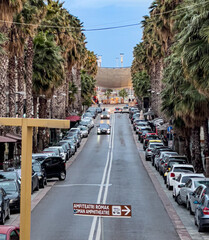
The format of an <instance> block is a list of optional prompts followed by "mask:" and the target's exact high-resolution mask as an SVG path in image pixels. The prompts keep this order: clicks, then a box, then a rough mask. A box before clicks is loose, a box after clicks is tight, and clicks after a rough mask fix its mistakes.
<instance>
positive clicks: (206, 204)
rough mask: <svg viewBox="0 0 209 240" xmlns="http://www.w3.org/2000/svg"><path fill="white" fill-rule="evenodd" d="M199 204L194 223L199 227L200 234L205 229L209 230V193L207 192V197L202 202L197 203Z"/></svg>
mask: <svg viewBox="0 0 209 240" xmlns="http://www.w3.org/2000/svg"><path fill="white" fill-rule="evenodd" d="M195 203H196V204H197V206H196V208H195V217H194V222H195V225H197V228H198V232H202V231H203V230H204V229H206V228H207V229H209V192H208V190H206V193H205V195H204V196H203V197H202V199H201V201H200V202H198V201H196V202H195Z"/></svg>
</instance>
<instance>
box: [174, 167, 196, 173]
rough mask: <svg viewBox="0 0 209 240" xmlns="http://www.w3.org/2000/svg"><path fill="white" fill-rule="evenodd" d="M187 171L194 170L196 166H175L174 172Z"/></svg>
mask: <svg viewBox="0 0 209 240" xmlns="http://www.w3.org/2000/svg"><path fill="white" fill-rule="evenodd" d="M185 171H188V172H194V168H192V167H175V168H174V172H185Z"/></svg>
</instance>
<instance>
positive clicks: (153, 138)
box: [147, 135, 158, 140]
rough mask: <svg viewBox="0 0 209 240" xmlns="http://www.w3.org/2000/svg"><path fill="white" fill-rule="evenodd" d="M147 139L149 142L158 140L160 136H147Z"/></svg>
mask: <svg viewBox="0 0 209 240" xmlns="http://www.w3.org/2000/svg"><path fill="white" fill-rule="evenodd" d="M147 139H149V140H155V139H158V136H154V135H153V136H147Z"/></svg>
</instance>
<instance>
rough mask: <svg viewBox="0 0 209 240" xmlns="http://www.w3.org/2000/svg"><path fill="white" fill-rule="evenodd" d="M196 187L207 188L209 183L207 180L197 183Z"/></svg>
mask: <svg viewBox="0 0 209 240" xmlns="http://www.w3.org/2000/svg"><path fill="white" fill-rule="evenodd" d="M194 185H195V187H196V188H197V187H198V186H199V185H205V186H207V187H209V181H206V180H202V181H195V183H194Z"/></svg>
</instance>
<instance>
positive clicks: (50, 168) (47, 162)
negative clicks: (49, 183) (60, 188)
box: [42, 157, 66, 181]
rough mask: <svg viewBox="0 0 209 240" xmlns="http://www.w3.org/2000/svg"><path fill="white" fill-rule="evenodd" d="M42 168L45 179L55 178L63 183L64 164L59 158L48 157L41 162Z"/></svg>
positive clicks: (64, 175) (64, 176)
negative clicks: (44, 172)
mask: <svg viewBox="0 0 209 240" xmlns="http://www.w3.org/2000/svg"><path fill="white" fill-rule="evenodd" d="M42 167H43V168H44V169H45V171H46V177H47V178H54V177H57V178H59V180H61V181H64V180H65V178H66V167H65V162H64V161H63V160H62V158H61V157H48V158H46V159H44V161H42Z"/></svg>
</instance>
